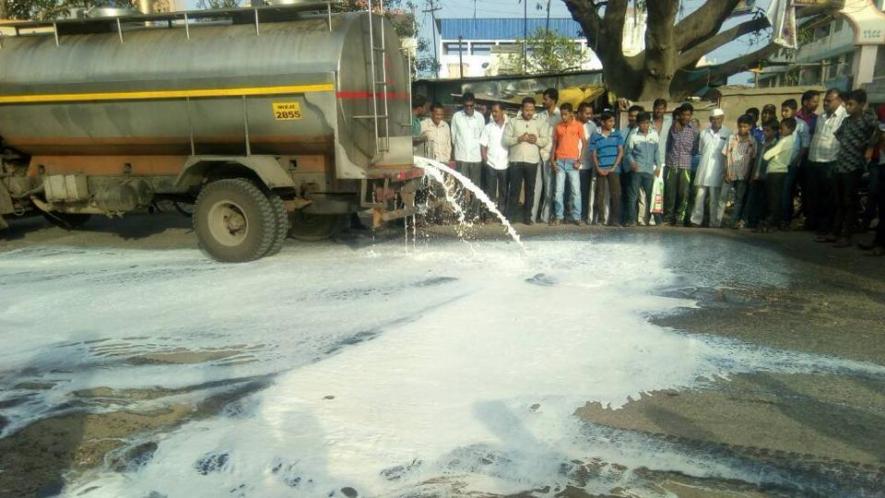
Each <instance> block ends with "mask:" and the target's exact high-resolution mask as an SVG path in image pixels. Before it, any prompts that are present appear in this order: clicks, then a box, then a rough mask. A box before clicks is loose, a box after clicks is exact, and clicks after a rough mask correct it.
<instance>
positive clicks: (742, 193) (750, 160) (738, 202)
mask: <svg viewBox="0 0 885 498" xmlns="http://www.w3.org/2000/svg"><path fill="white" fill-rule="evenodd" d="M752 127H753V118H752V117H751V116H748V115H746V114H744V115H743V116H741V117H739V118H738V120H737V133H736V134H734V135H732V136H731V137H730V138H729V139H728V145H727V146H726V148H725V183H724V184H723V188H722V192H721V194H720V197H719V218H720V219H722V216H723V214H724V213H725V204H726V201H727V200H728V196H729V193H730V192H734V211H733V212H732V213H731V222H730V223H729V226H731V228H743V227H744V225H745V223H744V221H743V219H744V206H745V204H744V201H745V200H746V198H747V187H748V185H749V179H750V172H751V170H752V169H753V168H752V166H753V164H755V161H756V147H757V142H756V139H755V138H753V136H752V135H751V130H752Z"/></svg>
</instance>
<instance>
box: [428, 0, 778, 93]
mask: <svg viewBox="0 0 885 498" xmlns="http://www.w3.org/2000/svg"><path fill="white" fill-rule="evenodd" d="M416 1H417V2H418V19H417V20H418V23H419V25H420V26H421V30H420V32H421V36H422V37H423V38H425V39H426V40H427V41H428V42H431V40H432V39H433V34H432V32H431V31H430V29H431V25H432V22H431V19H430V14H425V13H422V12H421V11H422V10H424V9H426V8H427V0H416ZM524 1H528V15H529V17H545V16H546V11H545V10H537V9H536V5H537V4H538V0H524ZM705 1H706V0H684V1H683V9H684V10H683V15H688V14H690V13H691V12H692V11H694V10H695V9H697V8H698V7H699V6H700V5H702V4H704V3H705ZM710 1H717V0H710ZM770 1H771V0H757V1H756V5H757V6H758V7H762V8H767V7H768V4H769V3H770ZM436 3H437V5H438V6H439V7H441V8H442V10H440V11H438V12H437V13H436V14H437V17H438V18H446V17H449V18H452V17H473V12H474V5H475V8H476V17H520V18H521V17H522V15H523V4H522V2H520V1H519V0H477V1H476V2H474V0H437V1H436ZM541 3H542V4H544V3H545V2H543V1H542V2H541ZM550 17H571V14H570V13H569V11H568V9H567V8H566V6H565V2H563V1H562V0H551V3H550ZM746 19H747V17H740V18H737V19H733V20H730V21H728V22H727V23H726V24H725V25H724V26H723V28H728V27H730V26H732V25H734V24H736V23H738V22H741V21H743V20H746ZM749 40H750V36H749V35H748V36H744V37H742V38H740V39H738V40H735V41H733V42H731V43H729V44H727V45H725V46H723V47H720V48H719V49H718V50H715V51H714V52H712V53H711V54H709V55H708V58H709V59H710V60H711V62H718V63H721V62H725V61H728V60H730V59H732V58H734V57H736V56H738V55H741V54H744V53H746V52H748V51H752V50H755V48H754V47H752V46H751V45H750V43H749ZM430 54H432V49H431V52H430ZM749 76H750V73H741V74H739V75H735V76H733V77H732V78H731V79H730V80H729V83H746V81H747V79H748V78H749Z"/></svg>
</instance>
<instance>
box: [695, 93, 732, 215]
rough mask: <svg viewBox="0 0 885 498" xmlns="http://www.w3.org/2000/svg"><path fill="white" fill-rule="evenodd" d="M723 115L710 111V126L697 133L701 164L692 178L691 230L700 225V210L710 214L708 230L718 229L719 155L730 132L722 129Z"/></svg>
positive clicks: (722, 167) (721, 157)
mask: <svg viewBox="0 0 885 498" xmlns="http://www.w3.org/2000/svg"><path fill="white" fill-rule="evenodd" d="M724 120H725V112H723V111H722V109H714V110H713V112H712V113H711V114H710V126H709V127H707V129H706V130H704V131H703V132H702V133H701V138H700V145H699V146H698V149H699V151H700V153H701V162H700V164H699V165H698V171H697V174H696V175H695V182H694V183H695V192H696V194H695V201H694V209H693V211H692V213H691V224H692V226H697V227H699V226H701V225H702V224H703V222H704V208H705V207H706V208H708V212H709V213H710V225H709V226H710V228H719V226H720V225H721V224H722V220H721V219H720V217H719V214H720V213H719V192H720V191H721V190H722V177H723V176H724V173H725V155H724V154H723V153H722V151H724V150H725V146H726V144H727V143H728V137H729V136H730V135H731V130H729V129H728V128H726V127H724V126H722V122H723V121H724Z"/></svg>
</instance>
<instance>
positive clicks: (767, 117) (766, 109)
mask: <svg viewBox="0 0 885 498" xmlns="http://www.w3.org/2000/svg"><path fill="white" fill-rule="evenodd" d="M759 120H760V121H761V122H762V126H765V123H767V122H769V121H772V120H774V121H777V107H775V106H774V104H765V105H764V106H762V115H761V116H760V117H759Z"/></svg>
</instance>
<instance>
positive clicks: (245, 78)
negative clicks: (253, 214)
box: [0, 9, 412, 179]
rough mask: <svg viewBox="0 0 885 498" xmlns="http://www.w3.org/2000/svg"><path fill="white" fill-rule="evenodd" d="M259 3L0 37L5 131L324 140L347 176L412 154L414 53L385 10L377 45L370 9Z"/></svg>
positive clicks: (55, 143)
mask: <svg viewBox="0 0 885 498" xmlns="http://www.w3.org/2000/svg"><path fill="white" fill-rule="evenodd" d="M246 12H247V13H249V12H251V11H246ZM250 15H251V14H250ZM255 16H256V22H241V23H237V22H233V23H228V24H224V25H219V24H217V23H194V22H190V23H187V21H185V23H184V24H182V23H180V22H179V23H173V22H171V21H170V22H169V23H168V24H169V27H157V26H156V24H157V23H153V24H154V26H150V27H145V26H144V23H142V24H140V25H138V26H131V25H130V26H121V25H120V24H116V29H115V24H114V23H113V22H110V21H108V22H106V24H105V25H104V26H106V27H107V29H104V28H101V29H103V30H104V31H105V32H86V33H83V32H82V31H84V30H85V31H94V30H95V25H89V24H86V26H87V28H85V29H84V28H82V27H81V28H76V29H74V28H69V29H68V32H66V31H65V29H61V27H60V28H59V30H58V33H59V36H57V37H56V36H54V34H53V33H48V34H41V35H22V36H16V37H12V38H4V39H3V40H2V48H0V135H2V136H3V138H4V140H5V141H6V143H7V144H8V145H11V146H13V147H15V148H18V149H20V150H22V151H24V152H26V153H29V154H35V155H36V154H38V155H55V156H58V155H108V154H124V155H143V154H149V155H153V154H156V155H161V154H162V155H169V154H182V155H191V154H200V155H204V154H240V153H242V154H250V153H251V154H279V155H284V154H304V153H323V154H328V155H333V156H334V158H335V165H336V173H337V175H336V176H337V177H338V178H354V179H356V178H364V177H365V176H366V171H367V169H368V168H370V167H372V166H373V165H379V166H396V165H407V164H411V162H412V161H411V155H412V149H411V131H410V105H409V102H408V95H409V84H410V83H409V75H408V67H407V64H406V61H405V58H404V56H403V55H402V52H401V51H400V42H399V39H398V37H397V36H396V34H395V31H394V27H393V25H392V24H391V23H390V22H389V21H387V20H386V19H384V18H383V17H381V16H371V19H372V21H373V25H372V26H371V29H372V31H373V38H374V40H375V45H378V46H379V47H380V45H381V42H380V41H379V40H380V33H381V29H382V23H383V24H384V26H383V30H384V34H385V36H384V47H383V50H380V49H376V50H374V53H373V49H372V46H371V45H370V43H369V31H370V25H369V19H370V16H369V14H368V13H366V12H356V13H345V14H334V15H331V16H329V17H327V16H326V15H310V16H304V15H298V16H294V17H295V18H291V17H293V16H290V18H289V19H286V18H285V17H283V18H276V19H275V18H273V17H271V16H269V15H264V13H263V12H259V10H257V9H256V10H255ZM261 16H264V17H268V18H266V19H265V18H262V17H261ZM75 26H79V25H75ZM100 26H101V25H100ZM372 57H374V58H375V64H374V66H375V74H374V75H373V74H372V66H373V64H372ZM382 73H385V74H386V81H385V82H381V81H379V80H380V79H381V78H382ZM373 81H377V82H378V83H376V84H373ZM385 101H386V102H385ZM385 105H386V106H387V112H386V113H385V112H384V106H385ZM374 116H381V117H379V118H375V117H374ZM376 122H377V123H378V124H377V128H378V130H377V134H378V135H380V137H381V138H380V139H378V140H376V129H375V126H376Z"/></svg>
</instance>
